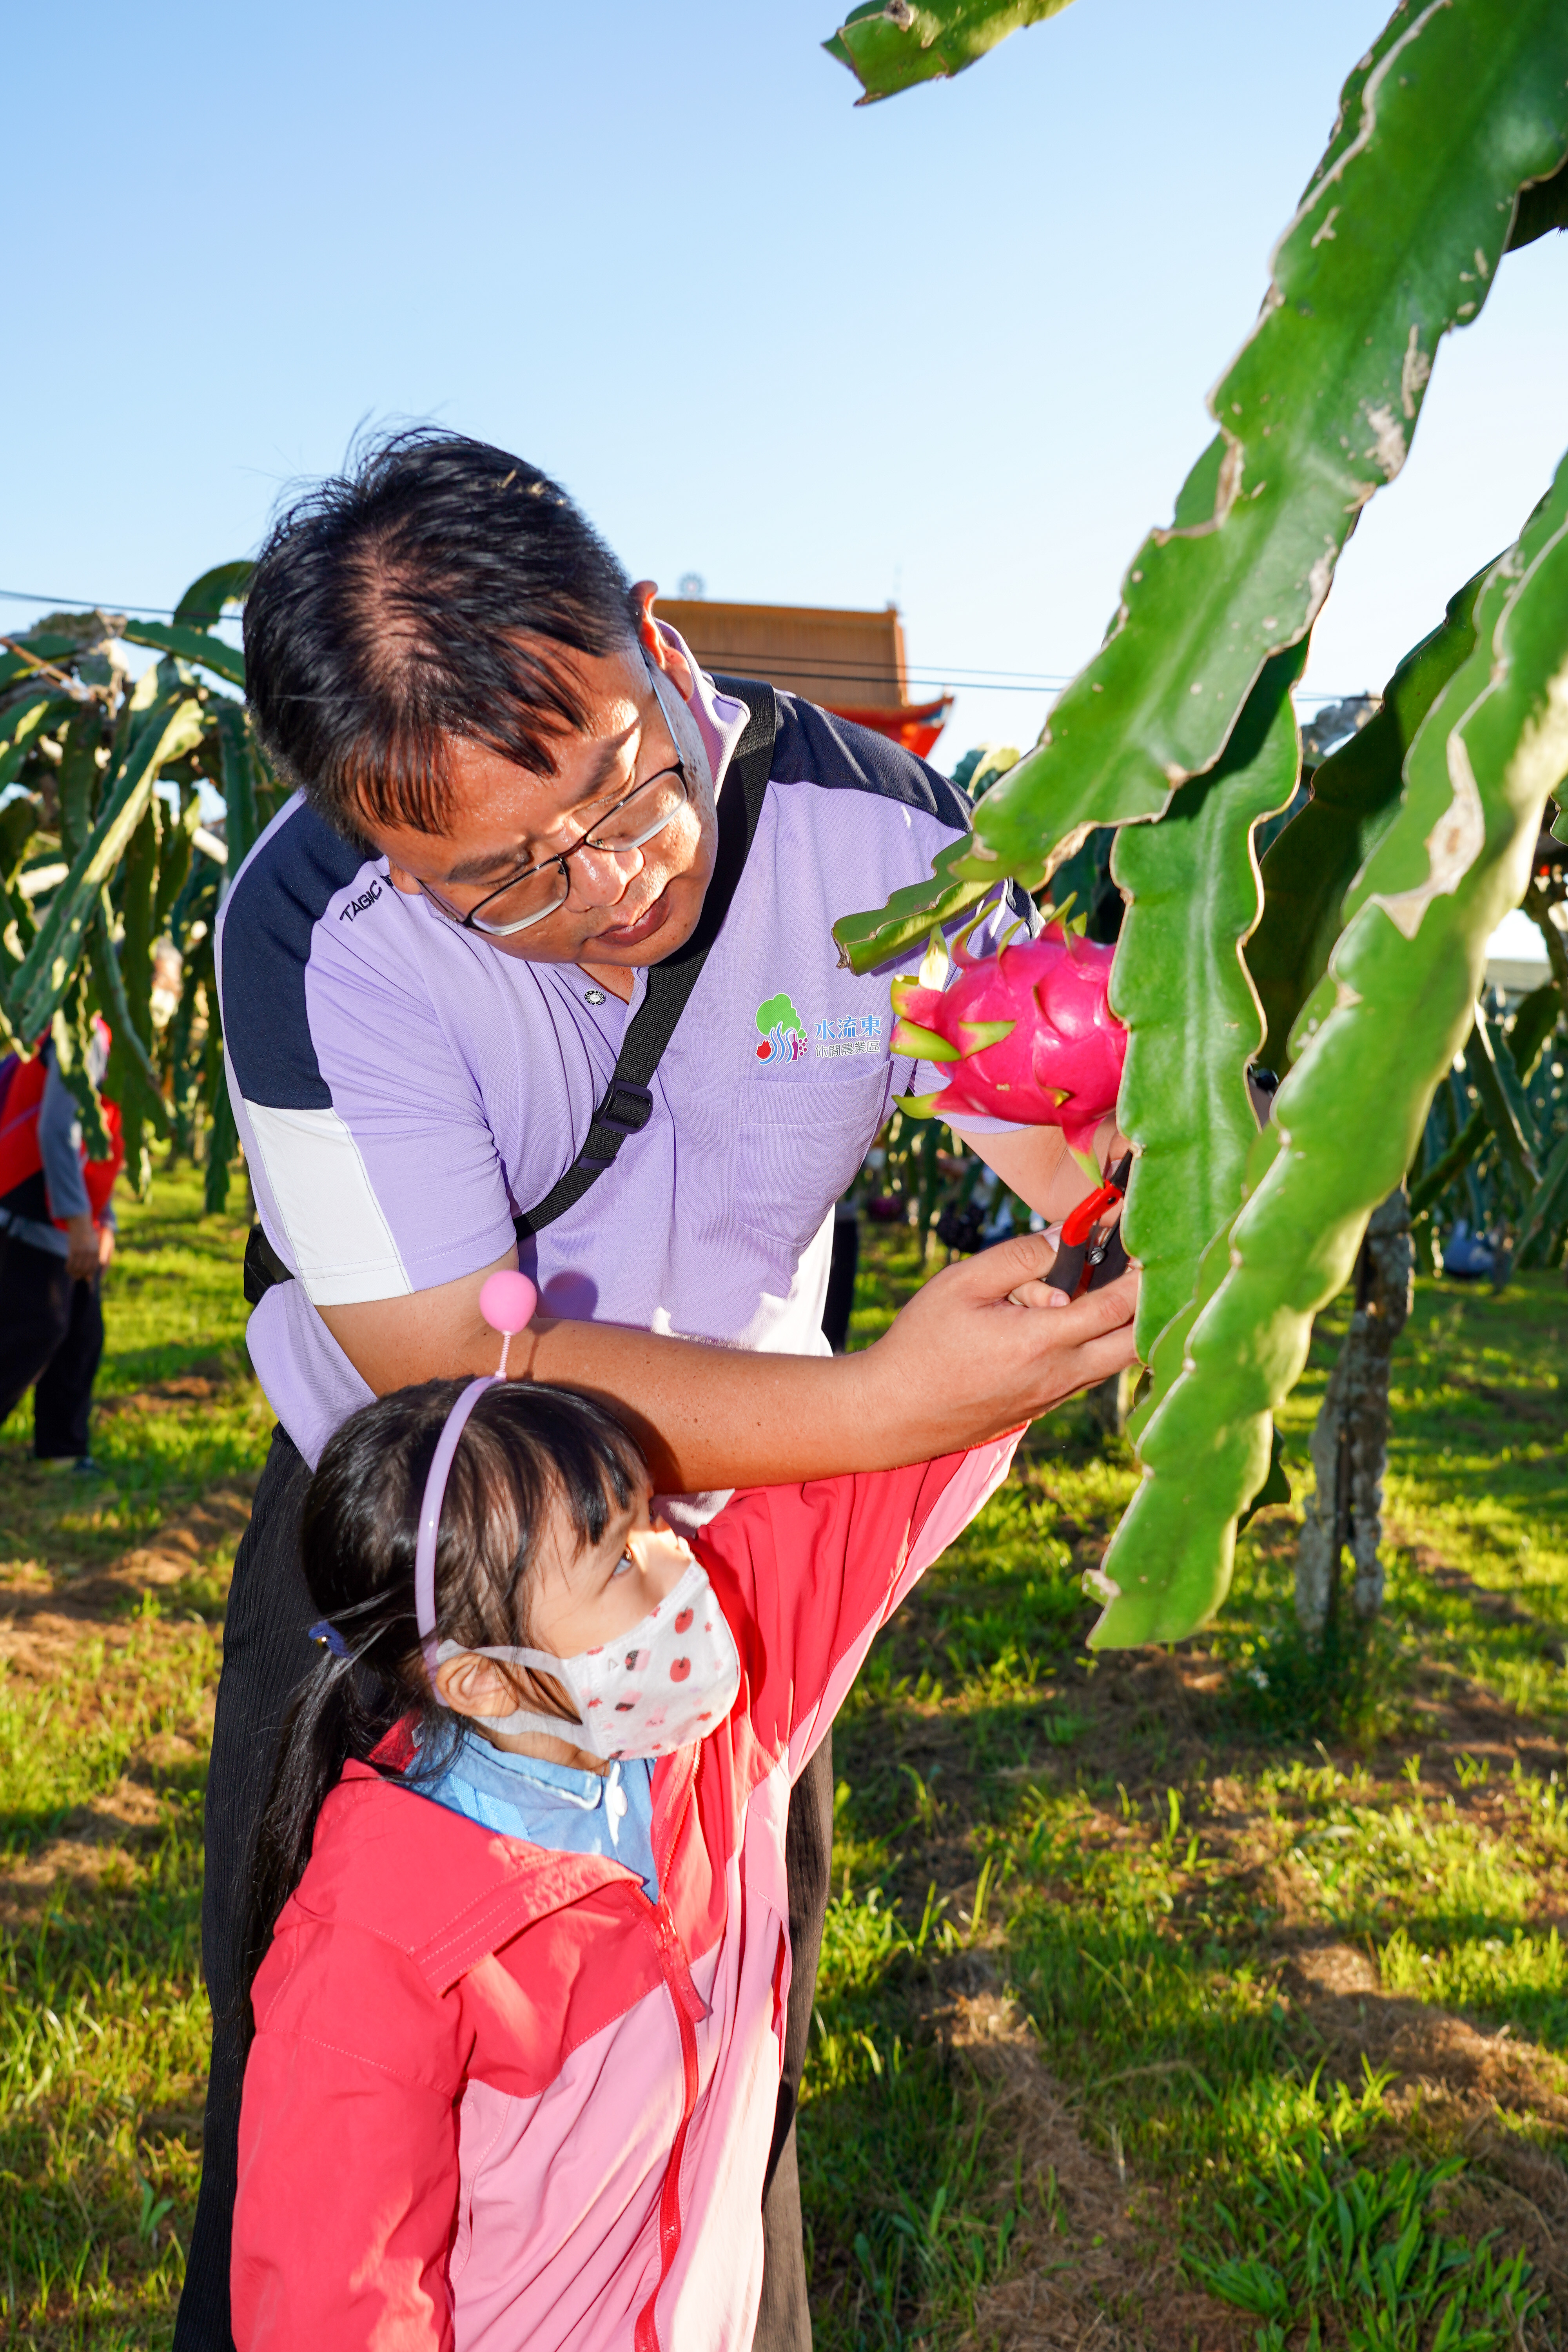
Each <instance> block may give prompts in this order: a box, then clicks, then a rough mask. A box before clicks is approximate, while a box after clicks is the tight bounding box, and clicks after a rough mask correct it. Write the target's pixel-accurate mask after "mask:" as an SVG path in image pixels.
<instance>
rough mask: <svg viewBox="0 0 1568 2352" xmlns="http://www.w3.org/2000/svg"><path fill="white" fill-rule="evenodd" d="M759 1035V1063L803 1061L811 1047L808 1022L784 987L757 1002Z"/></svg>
mask: <svg viewBox="0 0 1568 2352" xmlns="http://www.w3.org/2000/svg"><path fill="white" fill-rule="evenodd" d="M757 1034H758V1035H759V1036H760V1037H761V1038H762V1041H763V1042H762V1044H761V1045H759V1046H758V1047H757V1059H758V1061H759V1062H800V1061H804V1060H805V1055H806V1053H807V1051H808V1050H809V1048H808V1045H807V1042H806V1034H805V1022H804V1021H803V1020H802V1019H801V1017H800V1015H799V1013H797V1012H796V1011H795V1006H794V1005H793V1003H791V1002H790V1000H789V998H788V997H787V996H786V995H785V994H784V991H783V990H782V989H781V990H780V991H779V993H778V994H777V995H776V996H770V997H767V998H766V999H765V1000H764V1001H763V1003H761V1004H759V1005H758V1007H757Z"/></svg>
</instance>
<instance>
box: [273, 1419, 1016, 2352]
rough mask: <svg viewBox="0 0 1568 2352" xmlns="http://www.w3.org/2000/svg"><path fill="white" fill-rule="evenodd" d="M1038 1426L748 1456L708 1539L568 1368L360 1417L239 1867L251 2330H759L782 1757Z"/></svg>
mask: <svg viewBox="0 0 1568 2352" xmlns="http://www.w3.org/2000/svg"><path fill="white" fill-rule="evenodd" d="M1014 1442H1015V1441H1014V1440H1012V1439H1003V1440H1000V1441H998V1442H997V1443H995V1444H991V1445H987V1446H984V1447H982V1448H980V1449H978V1450H977V1451H975V1452H973V1453H971V1454H955V1455H952V1456H950V1457H949V1458H948V1459H946V1460H945V1461H942V1462H936V1463H931V1464H928V1465H920V1466H918V1467H915V1468H912V1469H908V1470H900V1471H891V1472H887V1473H882V1474H879V1475H869V1476H859V1477H844V1478H833V1479H825V1480H822V1481H820V1482H818V1483H816V1484H813V1485H809V1486H800V1487H766V1488H759V1489H755V1490H753V1491H752V1492H750V1493H741V1494H737V1495H736V1496H734V1497H733V1499H732V1500H731V1502H730V1503H729V1504H728V1505H727V1506H726V1507H725V1508H724V1509H723V1510H722V1511H721V1513H720V1515H719V1516H718V1517H717V1518H715V1519H713V1520H712V1521H711V1522H710V1524H709V1525H708V1526H707V1527H706V1528H703V1529H702V1531H701V1533H700V1535H699V1536H698V1538H696V1540H695V1549H694V1551H693V1550H690V1549H688V1548H687V1546H686V1544H685V1543H684V1542H682V1541H681V1540H679V1538H676V1537H675V1536H673V1535H671V1534H670V1533H669V1532H668V1530H666V1529H661V1528H659V1527H658V1526H657V1525H655V1524H654V1523H653V1522H651V1521H650V1518H649V1516H648V1478H647V1469H646V1467H645V1465H644V1463H643V1460H642V1457H641V1455H640V1454H639V1452H638V1450H637V1446H636V1444H634V1443H633V1441H632V1439H631V1438H630V1437H629V1436H628V1435H627V1433H626V1431H625V1430H624V1429H623V1428H622V1427H621V1425H620V1424H619V1423H618V1422H616V1420H615V1419H614V1418H613V1417H612V1416H611V1414H610V1413H609V1412H606V1411H605V1409H604V1408H603V1407H602V1406H601V1405H598V1404H596V1403H595V1402H592V1401H591V1400H590V1399H588V1398H586V1397H584V1396H580V1395H576V1394H574V1393H571V1392H568V1391H563V1390H552V1389H548V1388H542V1387H532V1386H525V1385H521V1384H515V1383H506V1382H502V1381H471V1382H469V1383H468V1384H466V1385H465V1384H464V1383H462V1382H459V1381H429V1382H427V1383H426V1385H425V1386H423V1387H421V1388H414V1389H407V1390H404V1391H401V1392H400V1393H398V1394H396V1395H394V1396H389V1397H384V1398H383V1399H382V1400H381V1401H380V1402H377V1403H374V1404H372V1405H367V1406H366V1407H365V1408H364V1410H363V1412H359V1413H356V1414H355V1415H354V1417H353V1420H351V1421H349V1422H348V1423H345V1424H344V1426H343V1427H342V1429H341V1430H340V1431H339V1433H337V1435H336V1436H335V1437H334V1438H333V1440H332V1441H331V1444H330V1445H329V1446H328V1448H327V1450H326V1452H325V1453H324V1454H323V1455H322V1457H321V1466H320V1468H319V1470H318V1471H317V1474H316V1476H315V1479H314V1482H313V1484H312V1486H311V1488H310V1497H309V1501H308V1504H307V1507H306V1515H305V1522H304V1534H303V1544H304V1558H305V1568H306V1574H307V1577H308V1579H309V1582H310V1591H311V1594H312V1596H313V1598H314V1600H315V1601H316V1603H317V1605H318V1607H320V1608H321V1611H322V1612H323V1618H322V1623H321V1626H320V1627H318V1628H317V1632H318V1633H319V1635H320V1636H321V1639H322V1640H323V1642H324V1643H326V1645H327V1649H326V1653H325V1654H323V1658H322V1662H321V1665H320V1667H319V1669H318V1670H317V1672H316V1674H315V1675H314V1676H313V1677H312V1679H311V1680H310V1683H309V1684H308V1685H307V1686H306V1688H305V1690H304V1691H303V1692H302V1694H301V1695H300V1698H299V1699H298V1700H297V1701H296V1703H295V1706H294V1708H293V1710H292V1713H291V1716H290V1718H289V1724H288V1726H287V1727H286V1732H285V1738H284V1744H283V1748H282V1751H281V1755H280V1759H279V1766H278V1769H277V1774H276V1777H275V1780H274V1785H273V1790H272V1796H271V1800H270V1802H269V1805H268V1812H267V1815H266V1817H265V1821H264V1822H263V1827H262V1832H261V1841H260V1847H259V1851H258V1862H257V1870H256V1908H255V1916H254V1921H253V1937H252V1958H253V1967H254V1969H255V1976H254V1984H253V1988H252V2004H253V2011H254V2020H255V2038H254V2041H253V2042H252V2044H251V2047H250V2051H249V2057H248V2063H247V2072H246V2076H245V2087H244V2102H243V2108H242V2116H241V2125H240V2170H239V2193H238V2200H237V2207H236V2213H235V2231H234V2261H233V2310H234V2335H235V2341H236V2344H237V2347H239V2352H261V2347H272V2346H279V2347H289V2352H299V2347H305V2346H308V2347H310V2352H346V2347H351V2346H364V2347H371V2346H375V2347H397V2352H425V2347H430V2352H436V2347H460V2348H461V2352H524V2347H526V2352H557V2347H559V2352H567V2347H571V2352H598V2347H605V2352H608V2347H616V2352H656V2347H671V2352H721V2347H725V2352H744V2347H748V2346H749V2345H750V2344H751V2341H752V2328H753V2325H754V2322H755V2319H756V2314H757V2305H758V2297H759V2292H760V2288H761V2283H762V2260H763V2234H762V2220H761V2209H762V2197H763V2176H764V2173H765V2170H766V2168H767V2164H768V2160H769V2152H770V2144H771V2141H772V2137H773V2122H774V2110H775V2104H776V2099H777V2093H778V2084H779V2058H780V2051H781V2048H782V2039H783V2033H784V2006H785V2002H786V2000H787V1998H788V1993H789V1978H790V1951H789V1934H788V1906H787V1898H786V1895H785V1885H784V1826H785V1817H786V1811H787V1806H788V1798H789V1790H790V1785H791V1783H792V1781H793V1780H794V1779H795V1776H796V1775H797V1774H798V1773H799V1772H800V1770H801V1769H802V1768H803V1767H804V1765H805V1761H806V1759H807V1758H808V1757H809V1756H810V1754H811V1752H812V1750H813V1748H814V1747H815V1745H816V1742H817V1741H818V1740H819V1739H820V1738H821V1737H822V1735H823V1734H824V1732H825V1731H826V1728H827V1727H828V1725H829V1723H830V1722H831V1720H832V1717H833V1715H834V1712H835V1710H836V1709H837V1707H838V1706H839V1705H840V1704H841V1703H842V1701H843V1699H844V1696H845V1695H846V1693H847V1690H848V1688H849V1685H850V1684H851V1682H852V1681H853V1679H854V1677H855V1675H856V1673H857V1671H858V1667H859V1665H860V1664H861V1661H862V1660H863V1658H864V1657H865V1654H866V1652H867V1649H868V1646H869V1644H870V1642H871V1639H872V1636H873V1634H874V1633H876V1631H877V1629H878V1627H879V1625H881V1624H882V1622H884V1620H885V1619H886V1618H887V1617H888V1615H889V1612H891V1611H892V1610H893V1609H895V1608H896V1607H897V1606H898V1603H899V1602H900V1601H901V1600H902V1598H903V1597H904V1595H905V1593H907V1592H908V1591H909V1590H910V1586H911V1585H912V1584H913V1583H914V1581H915V1580H916V1579H917V1578H918V1577H919V1576H920V1575H921V1572H922V1571H923V1570H924V1569H925V1568H927V1567H928V1566H929V1565H930V1563H931V1560H933V1559H935V1558H936V1556H937V1554H938V1553H939V1552H940V1551H941V1550H942V1549H943V1547H944V1546H945V1545H947V1544H948V1543H950V1542H951V1541H952V1538H954V1537H955V1536H956V1535H957V1534H958V1533H959V1531H960V1530H961V1529H962V1528H963V1527H964V1526H965V1525H966V1524H967V1523H968V1521H969V1520H970V1519H971V1518H972V1517H973V1515H974V1513H975V1512H976V1511H977V1510H978V1509H979V1507H980V1506H981V1504H982V1503H983V1502H984V1499H985V1497H986V1496H987V1495H989V1494H990V1493H991V1491H992V1490H993V1488H994V1486H996V1485H997V1484H998V1482H999V1481H1000V1479H1001V1478H1002V1476H1003V1475H1004V1474H1005V1470H1006V1467H1007V1464H1008V1461H1009V1459H1010V1457H1011V1454H1012V1449H1013V1444H1014ZM257 1963H259V1965H256V1964H257Z"/></svg>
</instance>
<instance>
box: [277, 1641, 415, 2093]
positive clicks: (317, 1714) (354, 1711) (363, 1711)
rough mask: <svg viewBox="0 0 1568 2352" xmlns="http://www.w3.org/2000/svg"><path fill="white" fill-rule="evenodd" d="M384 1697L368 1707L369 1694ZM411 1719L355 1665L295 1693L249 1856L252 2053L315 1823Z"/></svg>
mask: <svg viewBox="0 0 1568 2352" xmlns="http://www.w3.org/2000/svg"><path fill="white" fill-rule="evenodd" d="M366 1686H368V1687H369V1688H370V1689H371V1690H373V1691H375V1692H377V1693H378V1697H373V1698H371V1699H369V1700H368V1701H367V1698H366V1696H365V1687H366ZM407 1712H408V1701H407V1696H406V1695H405V1693H403V1692H400V1691H398V1690H396V1689H395V1688H389V1687H387V1686H385V1685H378V1684H376V1682H375V1680H374V1677H373V1676H371V1675H368V1674H367V1673H365V1671H364V1670H363V1668H362V1669H360V1670H358V1671H357V1672H356V1669H355V1667H354V1664H353V1659H352V1658H348V1657H341V1658H340V1657H333V1658H331V1659H329V1660H323V1662H322V1663H321V1664H320V1665H318V1666H317V1667H316V1669H315V1671H314V1672H313V1673H312V1674H311V1675H309V1676H308V1677H307V1679H306V1680H305V1681H304V1682H303V1683H302V1684H301V1685H300V1688H299V1689H298V1690H297V1691H296V1692H295V1694H294V1696H293V1698H292V1699H291V1700H290V1702H289V1712H288V1714H287V1715H286V1716H285V1717H284V1718H283V1729H282V1733H281V1735H280V1738H279V1745H278V1760H277V1763H276V1764H275V1765H274V1767H273V1770H272V1786H271V1788H270V1789H269V1790H268V1796H267V1803H266V1805H265V1807H264V1808H263V1810H262V1814H261V1818H260V1820H259V1822H258V1823H257V1828H256V1839H255V1843H254V1844H253V1845H252V1847H251V1853H250V1888H249V1895H250V1900H249V1905H248V1910H247V1919H246V1934H245V1968H244V1971H243V1976H242V1983H243V1987H244V1992H243V1998H242V2000H241V2015H240V2017H239V2018H238V2020H237V2023H238V2026H239V2031H240V2038H241V2046H242V2048H247V2047H248V2046H249V2042H250V2037H251V2033H252V2031H253V2027H254V2019H253V2016H252V2012H251V2006H250V1988H251V1986H252V1984H253V1983H254V1982H255V1979H256V1971H257V1969H258V1968H259V1967H260V1966H261V1963H262V1961H263V1960H264V1959H265V1958H266V1957H267V1948H268V1945H269V1944H270V1943H271V1941H272V1930H273V1928H274V1927H276V1926H277V1924H278V1915H279V1912H280V1911H281V1910H282V1908H283V1906H284V1905H285V1904H286V1903H287V1902H288V1900H289V1896H290V1895H292V1894H293V1892H294V1889H295V1888H296V1887H297V1886H298V1885H299V1884H300V1880H301V1878H303V1876H304V1875H305V1864H307V1863H308V1862H309V1861H310V1843H311V1840H312V1839H313V1838H314V1836H315V1833H316V1817H317V1815H318V1814H319V1813H320V1811H321V1807H322V1805H323V1804H324V1803H325V1801H326V1799H327V1796H328V1794H329V1792H330V1791H331V1790H332V1789H333V1788H335V1787H336V1785H337V1783H338V1781H339V1780H340V1779H341V1778H342V1769H343V1766H344V1765H345V1764H346V1763H348V1761H349V1760H350V1759H351V1758H352V1757H358V1758H360V1759H362V1760H363V1759H368V1758H369V1757H370V1756H371V1755H372V1754H373V1753H374V1750H375V1748H377V1747H378V1746H379V1745H380V1743H381V1741H382V1740H383V1739H384V1738H385V1736H386V1734H387V1733H388V1732H389V1731H390V1730H391V1729H392V1727H393V1726H394V1724H395V1723H396V1722H397V1721H398V1720H399V1718H400V1717H403V1716H405V1715H406V1713H407Z"/></svg>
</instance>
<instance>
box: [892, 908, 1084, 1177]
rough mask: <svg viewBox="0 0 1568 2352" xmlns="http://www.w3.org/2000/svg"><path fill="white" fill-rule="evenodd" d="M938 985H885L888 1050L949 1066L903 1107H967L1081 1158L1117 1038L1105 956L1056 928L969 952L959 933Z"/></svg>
mask: <svg viewBox="0 0 1568 2352" xmlns="http://www.w3.org/2000/svg"><path fill="white" fill-rule="evenodd" d="M952 953H953V958H954V961H956V962H957V964H958V966H959V970H958V973H957V976H956V977H955V978H954V979H953V981H952V983H951V984H950V985H949V986H948V987H946V988H922V987H921V985H920V983H919V982H917V981H914V980H896V981H895V982H893V991H892V994H893V1011H894V1012H895V1013H897V1015H898V1016H899V1017H898V1019H897V1020H896V1022H895V1023H894V1024H893V1035H892V1048H893V1051H894V1053H895V1054H908V1055H912V1056H914V1057H916V1058H917V1059H919V1060H921V1061H922V1062H941V1063H943V1064H950V1065H951V1066H952V1076H951V1077H950V1078H949V1080H948V1082H947V1084H946V1086H945V1087H942V1088H940V1089H939V1090H938V1091H937V1092H936V1093H934V1094H929V1095H922V1096H921V1097H905V1107H906V1108H909V1109H910V1110H914V1111H918V1112H921V1113H922V1114H924V1113H930V1112H931V1111H933V1110H934V1111H935V1112H937V1114H938V1115H939V1116H940V1117H942V1118H951V1117H952V1114H953V1113H954V1112H955V1111H963V1110H969V1111H974V1112H976V1113H978V1114H979V1115H981V1116H982V1117H984V1118H1009V1119H1016V1120H1017V1121H1018V1122H1019V1124H1020V1125H1021V1126H1026V1127H1059V1128H1060V1129H1061V1130H1062V1133H1063V1134H1064V1136H1065V1137H1066V1139H1067V1142H1068V1150H1071V1151H1073V1152H1075V1153H1081V1152H1086V1151H1088V1150H1089V1148H1090V1146H1091V1145H1092V1143H1093V1140H1094V1132H1095V1129H1096V1128H1098V1126H1099V1125H1100V1120H1101V1119H1102V1118H1104V1117H1105V1115H1106V1113H1107V1112H1108V1111H1111V1110H1114V1109H1115V1108H1116V1096H1117V1090H1118V1088H1119V1087H1120V1086H1121V1065H1122V1063H1123V1061H1124V1060H1125V1059H1126V1055H1127V1032H1126V1030H1125V1029H1124V1028H1123V1027H1122V1025H1121V1022H1120V1021H1118V1020H1117V1018H1116V1016H1115V1015H1114V1013H1112V1012H1111V1010H1110V1004H1109V1003H1108V1001H1107V992H1108V991H1109V988H1110V966H1111V962H1112V960H1113V958H1114V954H1115V950H1114V949H1111V948H1105V947H1096V946H1095V945H1094V944H1093V942H1092V941H1090V940H1085V939H1080V938H1079V936H1078V934H1077V933H1076V932H1075V931H1071V930H1069V929H1068V928H1067V926H1066V925H1065V924H1064V923H1062V922H1052V923H1047V926H1046V928H1045V929H1044V930H1043V931H1042V932H1041V933H1040V935H1039V937H1038V939H1035V940H1021V941H1020V942H1019V943H1018V945H1017V946H1016V947H1005V948H1003V949H1002V950H1001V951H1000V953H999V954H996V955H990V956H972V955H970V954H969V953H968V952H967V950H966V949H965V947H964V944H963V934H961V935H960V936H959V938H958V939H956V940H954V941H953V944H952Z"/></svg>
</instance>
